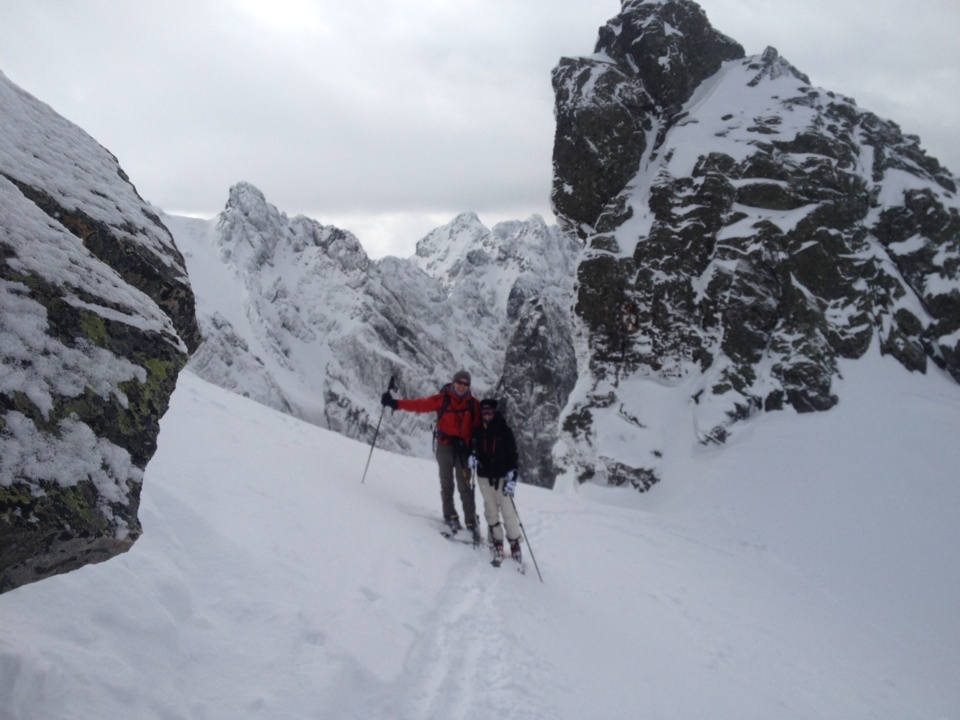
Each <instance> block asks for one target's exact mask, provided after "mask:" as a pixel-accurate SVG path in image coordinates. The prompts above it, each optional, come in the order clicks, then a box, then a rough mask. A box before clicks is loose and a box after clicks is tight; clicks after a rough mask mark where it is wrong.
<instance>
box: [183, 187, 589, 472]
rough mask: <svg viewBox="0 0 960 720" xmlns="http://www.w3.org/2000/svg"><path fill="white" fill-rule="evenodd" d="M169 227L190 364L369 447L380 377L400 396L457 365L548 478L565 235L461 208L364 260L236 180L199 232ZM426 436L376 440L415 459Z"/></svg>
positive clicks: (330, 231) (328, 229)
mask: <svg viewBox="0 0 960 720" xmlns="http://www.w3.org/2000/svg"><path fill="white" fill-rule="evenodd" d="M166 222H167V223H168V224H169V225H170V227H171V228H172V230H173V232H174V234H175V236H176V237H177V242H178V243H179V244H180V246H181V247H184V248H188V251H187V253H186V254H187V262H188V265H189V266H190V274H191V279H192V282H193V283H194V287H195V288H196V292H197V295H198V298H199V301H198V302H199V314H200V317H201V323H202V325H203V327H204V335H205V341H204V343H203V345H202V346H201V347H200V349H199V351H198V352H197V353H196V354H195V355H194V356H193V358H192V359H191V362H190V367H191V369H193V370H194V371H195V372H197V373H198V374H199V375H200V376H201V377H204V378H205V379H207V380H209V381H211V382H214V383H216V384H218V385H221V386H223V387H225V388H228V389H231V390H233V391H235V392H240V393H242V394H244V395H247V396H249V397H252V398H254V399H256V400H258V401H259V402H263V403H264V404H267V405H270V406H271V407H275V408H277V409H279V410H282V411H284V412H289V413H291V414H293V415H295V416H297V417H301V418H303V419H306V420H308V421H310V422H313V423H316V424H318V425H320V426H322V427H327V428H329V429H331V430H335V431H337V432H340V433H342V434H344V435H347V436H348V437H354V438H357V439H360V440H369V439H370V438H371V437H372V435H373V429H374V426H375V425H376V424H377V421H378V419H379V417H380V413H381V406H380V404H379V399H380V394H381V393H382V392H383V390H384V389H386V384H387V381H388V378H389V377H390V376H391V375H395V376H396V377H397V381H398V385H399V390H398V394H399V396H401V397H414V396H420V395H427V394H432V393H435V392H437V390H438V389H439V388H440V387H441V386H442V385H443V384H444V383H446V382H449V380H450V378H451V376H452V374H453V373H454V372H455V371H456V370H457V369H459V368H461V367H466V368H469V369H470V371H471V372H472V374H473V378H474V391H475V393H476V394H478V395H483V394H488V393H497V394H499V395H502V396H503V397H504V398H505V408H507V409H508V410H507V411H508V412H509V413H510V418H511V421H512V422H513V423H514V425H515V426H516V429H517V434H518V436H519V437H518V442H519V445H520V452H521V457H522V461H523V462H522V468H523V478H524V480H525V481H527V482H533V483H538V484H545V485H551V484H552V483H553V478H554V471H553V466H552V451H551V448H552V445H553V442H554V441H555V439H556V435H557V430H556V428H557V421H558V418H559V413H560V411H561V409H562V408H563V406H564V405H565V403H566V393H568V392H569V389H570V388H572V386H573V384H574V382H575V381H576V374H577V366H576V357H575V355H574V352H573V349H572V341H571V339H570V338H571V335H572V327H571V322H570V312H569V306H570V297H571V296H572V293H573V279H574V267H575V265H574V260H575V258H576V256H577V255H578V253H579V251H580V245H579V243H578V241H577V240H576V238H575V237H574V236H573V235H572V234H568V233H560V232H558V231H557V230H556V229H555V228H549V227H547V226H546V224H545V223H544V222H543V220H542V219H541V218H539V217H533V218H531V219H530V220H527V221H513V222H507V223H500V224H498V225H496V226H494V228H493V229H488V228H486V227H485V226H484V225H483V223H481V222H480V220H479V218H477V216H476V215H475V214H473V213H464V214H462V215H460V216H458V217H456V218H455V219H454V220H453V221H451V222H450V223H448V224H447V225H445V226H443V227H440V228H437V229H436V230H434V231H432V232H431V233H429V234H428V235H427V236H426V237H425V238H423V239H422V240H421V241H420V243H419V244H418V246H417V253H416V255H415V256H414V257H413V258H411V259H400V258H393V257H388V258H384V259H382V260H378V261H371V260H370V259H369V258H368V257H367V255H366V253H365V252H364V251H363V249H362V247H361V246H360V243H359V242H358V241H357V239H356V238H355V237H354V236H353V235H352V234H351V233H349V232H346V231H344V230H341V229H339V228H336V227H332V226H324V225H321V224H320V223H317V222H316V221H314V220H310V219H308V218H305V217H302V216H298V217H295V218H293V219H290V218H288V217H287V216H286V215H285V214H284V213H282V212H280V211H279V210H278V209H277V208H276V207H274V206H273V205H271V204H270V203H268V202H267V201H266V199H265V198H264V196H263V194H262V193H261V192H260V191H259V190H258V189H257V188H255V187H253V186H252V185H249V184H247V183H240V184H238V185H236V186H235V187H233V188H232V189H231V190H230V196H229V199H228V201H227V205H226V207H225V209H224V211H223V212H222V213H221V214H220V215H219V216H218V217H217V218H215V219H214V220H212V221H210V222H205V221H198V220H189V219H186V218H166ZM217 273H219V274H217ZM214 275H216V277H214ZM226 286H232V288H233V292H230V293H225V292H224V291H223V288H224V287H226ZM554 334H556V335H557V337H556V338H555V337H554ZM505 361H506V362H505ZM534 375H536V377H537V378H538V380H539V381H542V382H544V383H548V385H547V387H548V388H549V392H546V393H545V392H544V388H543V387H540V385H539V382H538V383H534V382H532V381H531V378H532V377H533V376H534ZM432 427H433V424H432V418H430V417H423V416H414V415H410V414H408V413H396V414H388V417H387V418H386V419H385V420H384V422H383V423H382V425H381V428H380V435H379V437H378V440H377V445H378V447H382V448H386V449H392V450H397V451H400V452H404V453H409V454H415V455H420V456H426V455H428V454H430V453H431V451H432V435H431V433H432Z"/></svg>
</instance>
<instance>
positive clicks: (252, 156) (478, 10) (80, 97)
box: [0, 0, 960, 257]
mask: <svg viewBox="0 0 960 720" xmlns="http://www.w3.org/2000/svg"><path fill="white" fill-rule="evenodd" d="M700 6H701V7H702V8H703V9H704V10H705V11H706V13H707V15H708V17H709V18H710V21H711V22H712V24H713V26H714V27H716V28H717V29H719V30H720V31H722V32H724V33H725V34H727V35H729V36H730V37H732V38H733V39H735V40H737V41H738V42H739V43H740V44H741V45H743V46H744V49H745V50H746V51H747V53H748V54H751V55H752V54H757V53H760V52H762V51H763V49H764V48H765V47H766V46H767V45H772V46H774V47H776V48H777V49H778V50H779V52H780V54H781V55H782V56H784V57H785V58H786V59H787V60H788V61H790V62H791V63H793V65H795V66H796V67H797V68H798V69H800V70H801V71H802V72H805V73H806V74H807V75H809V76H810V79H811V81H812V82H813V83H814V84H815V85H818V86H821V87H824V88H826V89H828V90H834V91H836V92H839V93H842V94H844V95H848V96H851V97H853V98H855V99H856V100H857V102H858V104H859V105H860V106H861V107H863V108H866V109H869V110H872V111H874V112H876V113H877V114H878V115H880V116H881V117H884V118H888V119H892V120H894V121H896V122H897V123H899V124H900V126H901V127H902V128H903V130H904V131H905V132H908V133H914V134H917V135H920V137H921V138H922V139H923V146H924V147H925V148H926V150H927V152H928V153H929V154H931V155H933V156H934V157H937V158H938V159H939V160H940V161H941V162H942V163H943V164H944V165H946V166H947V167H949V168H950V169H951V170H952V171H953V172H954V173H956V174H960V141H958V131H960V41H958V38H960V0H921V2H919V3H909V2H905V1H904V0H703V1H702V2H700ZM619 9H620V3H619V2H618V1H617V0H408V1H407V2H397V1H396V0H362V1H358V2H344V1H343V0H158V1H157V2H152V3H142V2H129V0H83V1H82V2H81V1H80V0H69V1H68V0H3V2H0V71H2V72H3V73H4V74H5V75H6V76H7V77H8V78H9V79H10V80H11V81H13V82H14V83H16V84H17V85H19V86H20V87H22V88H23V89H25V90H27V91H28V92H30V93H31V94H33V95H35V96H36V97H38V98H39V99H41V100H43V101H44V102H46V103H48V104H49V105H51V106H52V107H53V108H54V109H55V110H57V111H58V112H59V113H60V114H61V115H63V116H65V117H66V118H67V119H69V120H71V121H73V122H74V123H76V124H78V125H80V126H81V127H82V128H83V129H85V130H86V131H87V132H88V133H90V135H92V136H93V137H94V138H96V139H97V140H98V141H99V142H100V143H101V144H102V145H104V146H105V147H106V148H107V149H108V150H110V151H111V152H112V153H113V154H114V155H116V156H117V158H118V159H119V161H120V164H121V166H122V167H123V169H124V170H125V171H126V172H127V174H128V175H129V176H130V178H131V180H132V181H133V183H134V184H135V185H136V186H137V189H138V190H139V191H140V194H141V195H142V196H143V197H144V199H146V200H147V201H149V202H151V203H153V204H154V205H156V206H158V207H160V208H162V209H163V210H165V211H167V212H169V213H174V214H190V215H198V216H201V217H212V216H214V215H215V214H216V213H218V212H219V211H220V210H221V209H222V208H223V205H224V203H225V201H226V198H227V192H228V190H229V188H230V186H231V185H233V184H235V183H236V182H238V181H241V180H243V181H247V182H250V183H253V184H254V185H256V186H257V187H259V188H260V189H261V190H262V191H263V192H264V194H265V195H266V197H267V200H268V201H270V202H271V203H273V204H274V205H276V206H277V207H278V208H279V209H280V210H282V211H284V212H286V213H287V214H288V215H290V216H293V215H296V214H304V215H307V216H309V217H312V218H314V219H316V220H318V221H319V222H321V223H323V224H335V225H338V226H340V227H342V228H345V229H348V230H351V231H353V232H354V233H355V234H357V236H358V237H359V238H360V241H361V242H362V243H363V245H364V247H365V248H366V250H367V252H368V253H369V254H370V255H371V256H373V257H380V256H382V255H384V254H396V255H401V256H408V255H410V254H412V252H413V249H414V246H415V244H416V241H417V240H419V239H420V238H421V237H422V236H423V235H425V234H426V233H427V232H428V231H429V230H431V229H433V228H434V227H437V226H439V225H442V224H444V223H446V222H448V221H449V220H451V219H452V218H453V217H454V216H455V215H456V214H457V213H459V212H462V211H465V210H473V211H476V212H477V213H478V214H479V215H480V218H481V220H483V221H484V222H485V223H486V224H487V225H488V226H490V225H493V224H494V223H496V222H499V221H501V220H505V219H526V218H528V217H529V216H530V215H532V214H534V213H537V214H539V215H542V216H543V217H544V218H545V219H546V220H547V221H548V222H553V221H554V217H553V215H552V213H551V210H550V201H549V194H550V181H551V170H552V168H551V153H552V148H553V130H554V121H553V90H552V88H551V85H550V71H551V69H552V68H553V67H554V66H555V65H556V64H557V61H558V60H559V59H560V57H562V56H576V55H589V54H590V53H591V52H592V51H593V46H594V43H595V41H596V36H597V28H598V27H600V26H601V25H602V24H604V23H605V22H606V21H607V20H608V19H609V18H611V17H613V16H615V15H616V14H617V13H618V12H619Z"/></svg>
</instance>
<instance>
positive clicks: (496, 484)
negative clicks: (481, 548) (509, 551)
mask: <svg viewBox="0 0 960 720" xmlns="http://www.w3.org/2000/svg"><path fill="white" fill-rule="evenodd" d="M503 483H504V479H503V478H500V479H499V480H494V481H493V483H491V482H490V480H488V479H487V478H485V477H478V478H477V485H479V486H480V495H481V496H482V497H483V516H484V518H486V521H487V526H488V527H489V528H490V534H491V535H493V539H494V540H496V541H497V542H503V530H504V527H506V530H507V540H519V539H520V518H519V516H518V515H517V508H516V507H515V506H514V504H513V498H512V497H509V496H507V495H504V494H503V493H502V492H500V490H499V488H501V487H503ZM501 515H502V516H503V524H501V523H500V517H501Z"/></svg>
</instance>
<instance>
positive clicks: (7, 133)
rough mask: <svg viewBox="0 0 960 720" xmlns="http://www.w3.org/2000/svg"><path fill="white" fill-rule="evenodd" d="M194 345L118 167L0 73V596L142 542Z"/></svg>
mask: <svg viewBox="0 0 960 720" xmlns="http://www.w3.org/2000/svg"><path fill="white" fill-rule="evenodd" d="M199 340H200V335H199V330H198V328H197V324H196V318H195V316H194V298H193V294H192V292H191V290H190V287H189V285H188V283H187V278H186V271H185V267H184V264H183V259H182V257H181V256H180V253H179V252H178V250H177V248H176V246H175V245H174V242H173V238H172V237H171V236H170V233H169V232H168V231H167V230H166V228H165V227H164V226H163V225H162V224H161V223H160V221H159V219H158V217H157V215H156V213H155V212H154V211H153V210H152V209H151V208H150V207H149V206H148V205H147V204H146V203H145V202H144V201H143V200H142V199H141V198H140V197H139V196H138V195H137V192H136V190H135V189H134V187H133V186H132V185H131V184H130V182H129V181H128V180H127V178H126V176H125V175H124V173H123V171H122V170H121V169H120V167H119V166H118V164H117V160H116V158H114V157H113V156H112V155H111V154H110V153H109V152H107V151H106V150H105V149H104V148H102V147H101V146H100V145H99V144H97V143H96V142H95V141H94V140H93V139H92V138H90V137H89V136H88V135H87V134H86V133H84V132H83V131H82V130H80V129H79V128H77V127H76V126H74V125H73V124H71V123H70V122H68V121H67V120H65V119H63V118H62V117H60V116H59V115H57V113H56V112H54V111H53V110H52V109H51V108H50V107H48V106H47V105H45V104H43V103H42V102H40V101H38V100H37V99H35V98H33V97H32V96H30V95H29V94H27V93H26V92H24V91H23V90H21V89H20V88H18V87H16V86H15V85H13V84H12V83H11V82H9V80H7V78H6V77H5V76H3V75H2V74H0V348H2V350H0V354H2V363H0V592H4V591H7V590H10V589H12V588H14V587H17V586H20V585H23V584H25V583H28V582H33V581H36V580H40V579H43V578H45V577H48V576H50V575H53V574H57V573H61V572H66V571H68V570H72V569H75V568H77V567H80V566H82V565H85V564H87V563H91V562H98V561H101V560H105V559H107V558H109V557H111V556H113V555H116V554H117V553H120V552H124V551H125V550H127V549H129V547H130V546H131V545H132V544H133V542H134V541H135V540H136V539H137V538H138V537H139V535H140V533H141V528H140V521H139V519H138V517H137V509H138V506H139V499H140V486H141V480H142V477H143V470H144V468H145V467H146V464H147V461H148V460H149V459H150V457H151V456H152V455H153V453H154V451H155V450H156V441H157V434H158V433H159V420H160V417H161V416H162V415H163V413H164V412H165V411H166V408H167V403H168V399H169V396H170V394H171V393H172V392H173V388H174V386H175V384H176V378H177V373H178V372H179V371H180V369H181V368H182V367H183V365H184V364H185V363H186V360H187V354H188V352H189V350H191V349H193V348H195V347H196V346H197V345H198V344H199Z"/></svg>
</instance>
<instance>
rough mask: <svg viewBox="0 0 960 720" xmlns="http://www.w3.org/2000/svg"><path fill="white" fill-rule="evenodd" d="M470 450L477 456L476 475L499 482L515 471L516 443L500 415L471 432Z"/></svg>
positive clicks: (511, 431)
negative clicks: (511, 471)
mask: <svg viewBox="0 0 960 720" xmlns="http://www.w3.org/2000/svg"><path fill="white" fill-rule="evenodd" d="M470 447H471V450H472V451H473V454H474V455H476V456H477V475H479V476H480V477H485V478H487V479H490V480H499V479H500V478H502V477H503V476H504V475H506V474H507V473H508V472H509V471H510V470H516V469H517V442H516V440H515V439H514V437H513V430H511V429H510V426H509V425H507V421H506V420H504V419H503V417H502V416H501V415H500V413H497V414H496V415H494V416H493V419H492V420H491V421H490V422H489V423H488V424H487V425H486V427H485V426H484V425H483V423H480V427H478V428H477V429H476V430H474V431H473V441H472V443H471V446H470Z"/></svg>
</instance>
